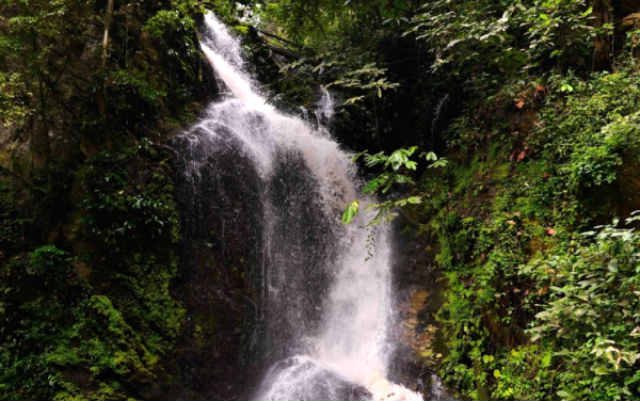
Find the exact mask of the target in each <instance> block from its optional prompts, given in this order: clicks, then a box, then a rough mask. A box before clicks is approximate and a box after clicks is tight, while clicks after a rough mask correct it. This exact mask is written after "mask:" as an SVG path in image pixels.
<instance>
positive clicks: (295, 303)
mask: <svg viewBox="0 0 640 401" xmlns="http://www.w3.org/2000/svg"><path fill="white" fill-rule="evenodd" d="M205 23H206V31H205V32H204V34H203V38H202V40H201V47H202V50H203V51H204V53H205V54H206V56H207V58H208V59H209V61H210V63H211V65H212V67H213V69H214V70H215V73H216V74H217V77H218V78H219V80H220V81H221V83H222V84H223V86H224V87H225V88H226V89H228V91H229V92H228V93H227V94H226V95H225V96H223V99H221V100H219V101H216V102H214V103H213V104H211V105H210V106H209V107H208V109H207V111H206V114H205V115H204V117H203V118H202V119H201V120H200V121H199V122H198V123H197V124H195V125H194V126H193V127H192V128H191V129H190V130H189V131H187V132H185V133H184V134H183V135H182V136H181V137H180V138H179V140H181V141H182V143H183V144H186V145H184V146H183V149H187V151H186V153H187V154H185V155H183V157H184V158H185V160H186V163H185V166H186V167H185V168H186V170H187V171H185V176H186V178H187V179H188V180H191V181H192V182H193V185H194V186H195V185H197V183H198V182H200V181H201V180H203V179H204V177H203V176H204V175H209V176H210V175H212V174H215V171H214V172H211V171H205V166H210V165H211V159H212V158H215V157H217V156H216V155H233V156H232V157H228V156H227V157H226V158H225V159H224V161H225V163H229V162H231V163H237V164H238V166H237V167H229V166H226V167H225V168H226V169H227V170H229V169H231V170H233V169H234V168H235V169H237V170H238V171H242V173H240V172H239V173H238V175H237V177H239V180H242V177H255V179H251V180H244V182H238V183H237V184H235V185H244V186H252V189H251V191H249V192H247V193H252V194H253V193H255V194H257V195H256V196H255V198H257V199H258V200H257V201H255V202H256V205H259V208H258V207H256V208H254V209H255V210H252V212H255V211H256V210H258V211H259V213H260V215H261V217H260V220H261V221H260V223H259V225H260V227H259V232H260V237H261V239H260V241H256V242H257V245H256V246H259V247H260V249H259V252H257V253H258V254H259V255H260V256H259V258H258V259H259V262H258V263H260V266H261V269H262V273H261V280H262V282H263V293H262V294H261V298H262V299H261V302H262V305H261V307H260V313H261V314H262V316H261V318H262V319H263V320H264V322H265V338H264V339H261V341H264V347H263V348H264V349H265V356H264V357H265V358H266V362H267V363H269V364H270V365H271V368H270V369H268V371H267V372H266V373H265V375H264V378H263V381H262V384H261V385H260V386H259V388H258V389H256V390H255V392H254V400H256V401H320V400H322V401H347V400H376V401H377V400H408V401H409V400H411V401H420V400H422V398H421V396H420V395H418V394H416V393H414V392H412V391H410V390H408V389H406V388H404V387H402V386H400V385H398V384H394V383H391V382H389V381H388V380H387V379H386V377H387V374H388V366H389V359H390V355H391V352H392V351H393V344H391V343H390V340H389V338H390V336H389V334H390V333H389V332H390V329H391V327H392V325H393V324H394V313H393V312H394V311H393V302H392V294H391V279H392V277H391V271H390V266H391V263H390V259H391V251H390V243H389V233H388V228H386V227H378V228H376V229H375V230H374V231H371V230H370V229H367V228H365V227H364V225H365V223H366V221H367V219H368V217H370V216H367V213H366V212H365V213H362V214H361V215H360V216H359V217H358V218H357V220H356V221H355V222H354V223H352V224H350V225H348V226H344V225H342V224H341V223H340V215H341V212H342V210H343V208H344V207H345V206H346V205H347V203H348V202H350V201H351V200H353V199H356V198H359V199H361V200H362V203H363V207H364V208H366V205H367V204H368V203H371V201H372V200H370V199H367V198H366V197H363V196H361V195H360V194H359V193H358V188H359V183H358V180H357V178H356V171H355V166H354V165H353V163H352V161H351V155H350V154H349V153H347V152H345V151H343V150H341V149H340V147H339V145H338V144H337V143H336V142H335V141H334V140H333V139H332V138H331V137H330V136H329V135H328V133H327V131H326V129H324V128H322V127H320V128H317V127H315V126H314V125H312V124H310V123H309V122H306V121H304V120H302V119H300V118H297V117H294V116H291V115H287V114H285V113H283V112H281V111H279V110H277V109H276V108H275V107H274V106H272V105H271V104H269V103H268V102H267V101H266V99H265V97H264V96H262V95H261V93H260V91H259V89H258V86H257V85H256V83H255V82H254V81H253V80H252V79H251V77H250V74H248V72H247V70H246V68H245V61H244V59H243V56H242V52H241V47H240V43H239V41H238V40H237V38H235V37H234V36H233V35H231V34H230V33H229V31H228V30H227V28H226V27H225V26H224V24H223V23H221V22H220V21H219V20H218V19H217V18H216V17H215V16H214V15H212V14H208V15H206V17H205ZM332 113H333V108H332V101H331V98H330V96H329V94H328V93H327V92H326V91H324V93H323V97H322V100H321V101H320V102H319V104H318V110H317V111H316V116H317V119H318V121H319V124H323V121H326V120H327V119H330V118H331V115H332ZM246 164H249V165H246ZM240 166H242V167H240ZM247 169H250V170H251V171H252V172H246V171H247ZM227 176H228V174H227ZM227 176H225V177H224V179H225V180H226V179H227V178H228V177H227ZM207 179H210V178H207ZM199 180H200V181H199ZM247 202H248V203H247V204H248V206H247V207H251V205H252V203H251V202H250V201H249V199H247ZM241 213H242V211H237V214H241ZM227 223H228V224H230V222H227ZM372 243H373V246H371V245H372ZM371 250H373V252H371Z"/></svg>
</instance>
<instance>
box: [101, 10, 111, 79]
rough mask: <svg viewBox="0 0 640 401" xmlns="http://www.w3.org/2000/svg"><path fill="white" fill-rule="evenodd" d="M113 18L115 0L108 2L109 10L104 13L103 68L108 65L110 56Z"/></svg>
mask: <svg viewBox="0 0 640 401" xmlns="http://www.w3.org/2000/svg"><path fill="white" fill-rule="evenodd" d="M112 18H113V0H109V1H108V2H107V10H106V11H105V13H104V34H103V35H102V68H105V67H106V66H107V57H108V56H109V28H110V27H111V19H112Z"/></svg>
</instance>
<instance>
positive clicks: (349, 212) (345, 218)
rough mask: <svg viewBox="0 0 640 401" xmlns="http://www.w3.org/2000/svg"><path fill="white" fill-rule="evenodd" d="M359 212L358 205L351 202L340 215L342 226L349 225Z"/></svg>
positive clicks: (356, 202)
mask: <svg viewBox="0 0 640 401" xmlns="http://www.w3.org/2000/svg"><path fill="white" fill-rule="evenodd" d="M359 210H360V203H359V202H358V201H357V200H354V201H353V202H351V203H350V204H349V205H348V206H347V208H346V209H345V211H344V213H342V224H350V223H351V222H352V221H353V219H354V218H355V217H356V215H357V214H358V211H359Z"/></svg>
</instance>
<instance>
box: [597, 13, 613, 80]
mask: <svg viewBox="0 0 640 401" xmlns="http://www.w3.org/2000/svg"><path fill="white" fill-rule="evenodd" d="M592 7H593V16H594V26H595V28H596V29H601V28H603V27H604V26H605V24H611V25H613V24H614V15H613V4H612V0H593V6H592ZM613 37H614V36H613V32H611V31H605V32H598V34H597V35H596V37H595V40H594V44H593V60H592V68H593V70H594V71H602V70H607V69H610V68H611V65H612V59H613V52H614V50H613Z"/></svg>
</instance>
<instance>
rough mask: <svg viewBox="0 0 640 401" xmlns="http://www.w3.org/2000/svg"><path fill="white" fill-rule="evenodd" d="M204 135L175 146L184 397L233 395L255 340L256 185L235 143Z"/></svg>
mask: <svg viewBox="0 0 640 401" xmlns="http://www.w3.org/2000/svg"><path fill="white" fill-rule="evenodd" d="M201 134H202V133H199V132H198V131H197V130H196V131H194V132H193V133H191V134H189V135H183V136H180V137H178V138H176V139H175V140H174V141H173V143H172V146H173V147H174V148H175V149H176V150H177V151H178V154H179V155H181V156H182V157H181V158H180V160H179V161H178V163H177V171H178V179H177V186H176V188H177V192H178V199H179V209H180V211H181V217H182V230H183V245H182V257H181V261H182V266H181V272H182V274H181V282H180V283H179V285H178V286H177V289H176V295H177V296H178V297H179V298H181V299H182V300H183V302H184V304H185V307H186V309H187V311H188V312H187V313H188V315H189V317H188V319H187V321H188V325H189V327H188V329H187V330H186V335H185V338H184V339H183V344H182V346H181V347H178V351H177V352H176V356H175V358H176V361H177V371H178V372H176V373H177V374H178V375H179V376H181V377H182V379H183V381H184V383H183V384H182V385H181V386H180V388H178V389H175V392H176V393H177V395H178V396H179V397H184V399H189V400H196V399H206V400H236V399H239V398H240V397H241V396H242V394H243V392H244V391H245V389H246V385H247V383H248V382H249V381H250V380H251V379H252V378H251V377H250V376H249V375H247V372H251V371H252V370H254V369H251V368H250V365H251V364H252V363H254V362H253V361H254V360H255V358H254V355H255V353H256V352H257V345H258V343H257V341H256V335H257V333H258V330H259V327H258V324H259V310H258V305H259V290H258V288H259V283H260V282H261V280H262V278H261V276H260V274H261V273H260V271H259V269H257V268H258V266H259V263H258V261H259V260H260V259H261V252H262V243H261V241H262V239H261V226H260V221H261V216H262V213H263V210H262V203H261V202H260V193H261V183H260V180H259V177H258V175H257V172H256V171H255V169H254V168H253V167H252V166H253V164H252V163H250V162H248V161H247V160H246V156H245V155H243V154H242V152H241V151H239V150H238V149H239V147H238V146H237V144H234V143H233V142H232V141H228V142H226V143H220V142H218V143H216V144H215V145H214V144H213V143H212V142H211V141H210V140H209V139H210V138H209V137H208V136H207V135H201ZM221 134H222V136H224V132H221ZM227 137H229V138H231V136H230V135H228V136H227ZM186 389H188V390H186Z"/></svg>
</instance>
